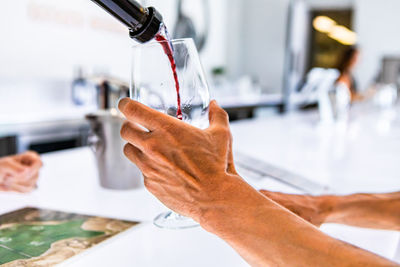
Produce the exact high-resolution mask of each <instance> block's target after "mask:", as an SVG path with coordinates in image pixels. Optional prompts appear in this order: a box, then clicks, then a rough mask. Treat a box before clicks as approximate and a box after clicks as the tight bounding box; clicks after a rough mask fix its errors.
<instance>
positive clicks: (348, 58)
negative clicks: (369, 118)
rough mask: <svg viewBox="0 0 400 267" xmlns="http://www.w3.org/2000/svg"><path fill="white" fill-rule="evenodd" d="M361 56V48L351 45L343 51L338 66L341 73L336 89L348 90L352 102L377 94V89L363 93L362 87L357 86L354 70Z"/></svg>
mask: <svg viewBox="0 0 400 267" xmlns="http://www.w3.org/2000/svg"><path fill="white" fill-rule="evenodd" d="M360 56H361V51H360V49H359V48H358V47H356V46H351V47H350V48H348V49H347V50H346V51H345V52H344V53H343V55H342V57H341V58H340V60H339V63H338V66H337V69H338V70H339V72H340V75H339V78H338V79H337V80H336V82H335V88H336V91H339V90H341V89H342V91H346V92H347V94H348V97H349V98H350V101H351V102H357V101H364V100H368V99H370V98H371V97H372V96H373V95H374V94H375V90H374V89H372V88H370V89H368V90H366V91H365V92H364V93H362V92H361V91H360V88H358V87H357V82H356V79H355V78H354V70H355V68H356V66H357V64H358V62H359V60H360Z"/></svg>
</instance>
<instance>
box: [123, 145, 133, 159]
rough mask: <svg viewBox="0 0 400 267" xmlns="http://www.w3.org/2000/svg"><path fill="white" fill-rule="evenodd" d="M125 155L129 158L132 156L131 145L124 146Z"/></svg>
mask: <svg viewBox="0 0 400 267" xmlns="http://www.w3.org/2000/svg"><path fill="white" fill-rule="evenodd" d="M124 155H125V156H126V157H128V158H129V157H130V156H131V147H130V145H129V144H126V145H125V146H124Z"/></svg>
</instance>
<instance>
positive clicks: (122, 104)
mask: <svg viewBox="0 0 400 267" xmlns="http://www.w3.org/2000/svg"><path fill="white" fill-rule="evenodd" d="M129 101H131V100H130V99H129V98H127V97H126V98H123V99H121V100H120V101H119V104H118V108H119V110H121V111H122V110H123V109H124V108H125V106H126V105H127V104H128V103H129Z"/></svg>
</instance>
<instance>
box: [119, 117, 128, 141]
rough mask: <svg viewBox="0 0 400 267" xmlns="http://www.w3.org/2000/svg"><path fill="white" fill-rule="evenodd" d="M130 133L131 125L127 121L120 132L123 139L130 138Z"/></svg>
mask: <svg viewBox="0 0 400 267" xmlns="http://www.w3.org/2000/svg"><path fill="white" fill-rule="evenodd" d="M128 133H129V123H128V122H127V121H125V122H124V123H123V124H122V127H121V130H120V134H121V137H122V138H124V139H125V138H126V137H128Z"/></svg>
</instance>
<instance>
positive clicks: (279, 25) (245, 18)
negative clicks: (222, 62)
mask: <svg viewBox="0 0 400 267" xmlns="http://www.w3.org/2000/svg"><path fill="white" fill-rule="evenodd" d="M231 5H233V6H231ZM230 6H231V7H230V10H232V15H231V16H230V17H229V20H228V21H229V25H231V27H230V31H229V34H230V36H229V38H228V40H229V41H230V44H229V46H230V48H229V50H228V51H230V57H234V58H232V59H228V62H230V65H229V66H228V69H229V70H231V72H232V75H233V76H236V77H237V75H239V74H246V75H251V76H253V77H255V78H258V79H259V81H260V83H261V85H262V86H263V87H265V88H267V89H268V91H270V92H281V90H282V82H283V70H284V59H285V42H286V26H287V14H288V6H289V0H279V1H276V0H239V1H238V0H233V1H231V2H230ZM231 46H232V47H231Z"/></svg>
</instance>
